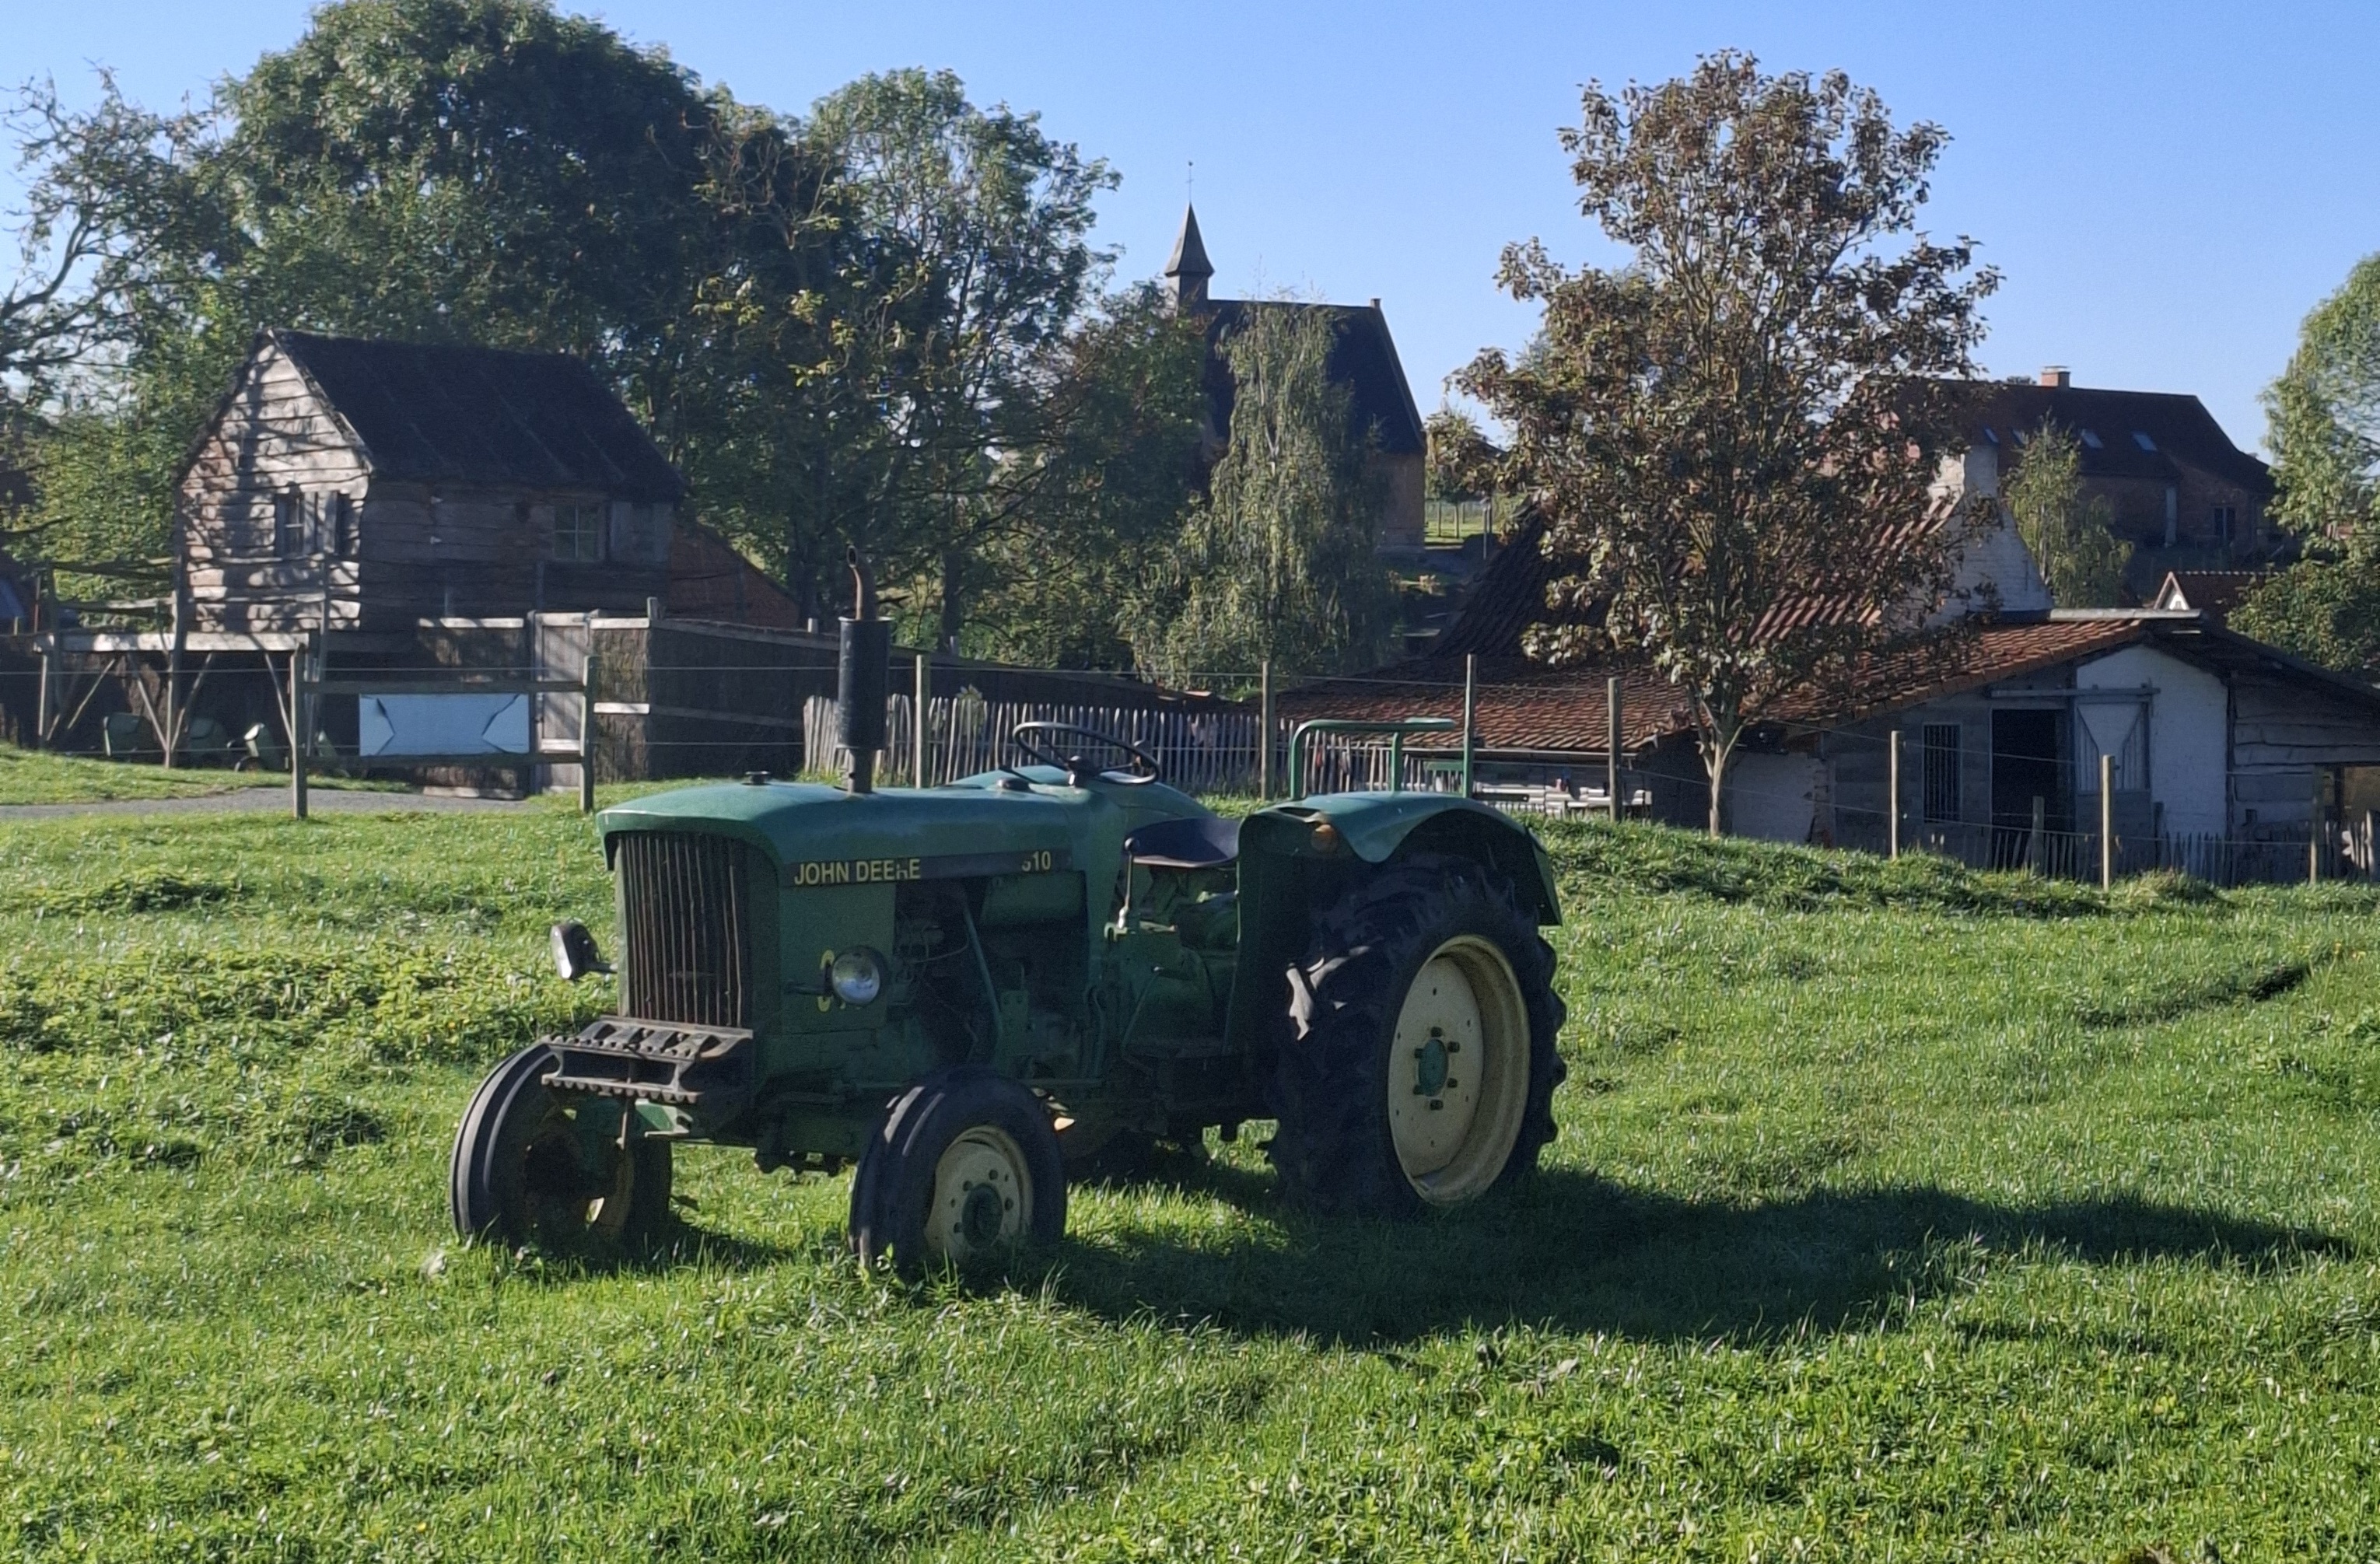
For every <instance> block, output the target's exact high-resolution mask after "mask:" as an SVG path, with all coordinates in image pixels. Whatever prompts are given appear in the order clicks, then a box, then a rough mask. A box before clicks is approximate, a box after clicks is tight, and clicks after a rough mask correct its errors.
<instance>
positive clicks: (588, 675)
mask: <svg viewBox="0 0 2380 1564" xmlns="http://www.w3.org/2000/svg"><path fill="white" fill-rule="evenodd" d="M578 697H579V707H578V812H579V813H580V814H582V815H591V814H593V813H594V812H595V754H596V734H595V654H594V653H593V652H591V651H590V652H589V653H588V654H587V660H586V661H584V662H581V663H580V664H579V665H578Z"/></svg>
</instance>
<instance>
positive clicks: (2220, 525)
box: [2215, 505, 2239, 545]
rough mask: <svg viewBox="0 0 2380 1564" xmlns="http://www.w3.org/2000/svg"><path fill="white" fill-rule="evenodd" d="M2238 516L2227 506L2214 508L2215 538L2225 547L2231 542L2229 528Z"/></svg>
mask: <svg viewBox="0 0 2380 1564" xmlns="http://www.w3.org/2000/svg"><path fill="white" fill-rule="evenodd" d="M2238 515H2239V513H2238V512H2237V511H2235V510H2233V509H2232V508H2231V507H2230V506H2229V505H2217V506H2216V507H2215V536H2216V539H2217V540H2219V541H2221V542H2223V543H2225V544H2227V545H2228V543H2229V542H2230V541H2231V527H2232V523H2233V522H2234V521H2235V520H2236V519H2237V518H2238Z"/></svg>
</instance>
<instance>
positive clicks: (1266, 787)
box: [1257, 657, 1272, 803]
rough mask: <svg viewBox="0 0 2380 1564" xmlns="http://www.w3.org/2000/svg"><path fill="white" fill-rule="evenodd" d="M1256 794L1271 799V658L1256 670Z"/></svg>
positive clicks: (1266, 800)
mask: <svg viewBox="0 0 2380 1564" xmlns="http://www.w3.org/2000/svg"><path fill="white" fill-rule="evenodd" d="M1257 797H1258V798H1260V799H1263V800H1264V801H1265V802H1267V803H1270V802H1271V800H1272V659H1271V658H1269V657H1268V658H1266V659H1265V660H1264V661H1263V663H1262V664H1261V665H1260V666H1259V667H1258V668H1257Z"/></svg>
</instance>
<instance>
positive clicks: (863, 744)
mask: <svg viewBox="0 0 2380 1564" xmlns="http://www.w3.org/2000/svg"><path fill="white" fill-rule="evenodd" d="M845 558H846V559H847V560H848V561H849V563H850V565H851V612H852V617H850V618H848V619H845V620H843V621H841V623H840V624H839V625H838V628H839V629H840V630H841V632H842V635H841V637H840V642H839V644H838V646H837V647H836V655H835V669H834V690H835V695H834V698H835V720H836V723H837V727H838V732H837V734H836V736H837V737H838V738H839V739H841V740H842V742H843V747H844V749H846V750H848V751H850V753H851V770H850V772H849V774H848V775H846V776H845V778H844V792H845V793H847V794H850V795H851V796H853V797H855V798H856V797H858V796H859V795H860V794H865V793H872V792H874V791H875V789H876V753H877V751H878V750H880V749H882V748H883V747H884V726H885V724H884V705H885V700H886V698H887V697H888V696H889V695H890V693H891V686H892V622H891V621H890V620H885V619H879V618H878V617H877V616H876V579H875V577H874V576H870V575H869V574H868V562H867V560H865V559H864V558H862V557H861V556H860V552H859V550H858V548H857V547H856V546H855V547H853V548H852V549H851V551H850V552H849V553H848V554H846V555H845Z"/></svg>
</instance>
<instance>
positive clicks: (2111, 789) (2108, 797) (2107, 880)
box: [2099, 754, 2116, 891]
mask: <svg viewBox="0 0 2380 1564" xmlns="http://www.w3.org/2000/svg"><path fill="white" fill-rule="evenodd" d="M2115 883H2116V758H2115V757H2114V756H2112V755H2105V754H2103V755H2101V756H2100V757H2099V889H2100V890H2102V891H2107V890H2110V889H2112V888H2113V887H2114V886H2115Z"/></svg>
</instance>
